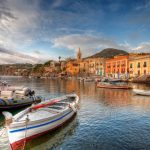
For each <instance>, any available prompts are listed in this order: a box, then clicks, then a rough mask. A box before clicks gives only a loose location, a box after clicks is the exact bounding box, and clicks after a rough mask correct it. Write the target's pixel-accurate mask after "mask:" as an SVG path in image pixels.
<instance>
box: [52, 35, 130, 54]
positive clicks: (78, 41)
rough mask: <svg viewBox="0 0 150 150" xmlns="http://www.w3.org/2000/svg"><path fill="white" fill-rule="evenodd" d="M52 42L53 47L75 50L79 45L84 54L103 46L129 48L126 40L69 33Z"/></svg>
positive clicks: (91, 52)
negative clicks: (119, 42)
mask: <svg viewBox="0 0 150 150" xmlns="http://www.w3.org/2000/svg"><path fill="white" fill-rule="evenodd" d="M53 43H54V46H55V47H64V48H68V49H70V50H75V51H76V50H78V48H79V47H80V48H81V50H82V52H83V54H84V56H88V55H91V54H93V53H94V52H97V51H98V50H100V49H104V48H118V49H123V50H129V49H130V46H129V44H128V43H127V42H125V43H123V44H118V43H117V42H115V41H114V40H111V39H106V38H103V37H100V36H94V35H80V34H71V35H66V36H62V37H58V38H56V39H54V41H53Z"/></svg>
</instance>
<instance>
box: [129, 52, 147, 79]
mask: <svg viewBox="0 0 150 150" xmlns="http://www.w3.org/2000/svg"><path fill="white" fill-rule="evenodd" d="M129 75H130V77H131V78H132V77H137V76H142V75H150V54H144V53H141V54H131V55H130V56H129Z"/></svg>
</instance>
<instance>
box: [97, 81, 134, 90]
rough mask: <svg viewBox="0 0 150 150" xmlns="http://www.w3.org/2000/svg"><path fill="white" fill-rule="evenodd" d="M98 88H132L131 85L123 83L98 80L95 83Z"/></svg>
mask: <svg viewBox="0 0 150 150" xmlns="http://www.w3.org/2000/svg"><path fill="white" fill-rule="evenodd" d="M97 87H98V88H107V89H132V87H131V86H129V85H125V84H112V83H109V82H99V83H98V84H97Z"/></svg>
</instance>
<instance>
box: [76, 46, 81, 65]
mask: <svg viewBox="0 0 150 150" xmlns="http://www.w3.org/2000/svg"><path fill="white" fill-rule="evenodd" d="M81 59H82V53H81V50H80V48H79V50H78V53H77V61H78V62H80V61H81Z"/></svg>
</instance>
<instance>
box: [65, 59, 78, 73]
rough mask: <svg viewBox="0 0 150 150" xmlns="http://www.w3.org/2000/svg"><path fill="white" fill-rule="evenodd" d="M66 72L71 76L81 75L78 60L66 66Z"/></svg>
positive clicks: (71, 61)
mask: <svg viewBox="0 0 150 150" xmlns="http://www.w3.org/2000/svg"><path fill="white" fill-rule="evenodd" d="M66 72H67V73H69V74H71V75H77V74H78V73H79V64H78V63H77V61H76V60H70V61H69V62H67V64H66Z"/></svg>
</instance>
